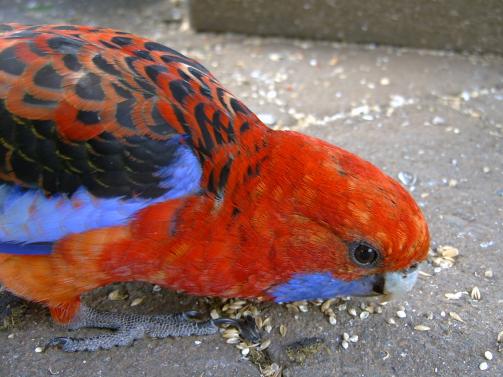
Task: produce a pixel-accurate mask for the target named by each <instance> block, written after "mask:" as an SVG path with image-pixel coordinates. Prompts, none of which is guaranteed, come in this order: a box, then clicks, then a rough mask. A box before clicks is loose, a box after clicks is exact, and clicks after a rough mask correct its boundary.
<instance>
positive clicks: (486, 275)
mask: <svg viewBox="0 0 503 377" xmlns="http://www.w3.org/2000/svg"><path fill="white" fill-rule="evenodd" d="M484 276H485V277H486V278H492V277H493V270H486V271H485V272H484Z"/></svg>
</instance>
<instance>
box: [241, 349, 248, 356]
mask: <svg viewBox="0 0 503 377" xmlns="http://www.w3.org/2000/svg"><path fill="white" fill-rule="evenodd" d="M249 353H250V349H249V348H248V347H247V348H243V349H242V350H241V355H243V356H247V355H248V354H249Z"/></svg>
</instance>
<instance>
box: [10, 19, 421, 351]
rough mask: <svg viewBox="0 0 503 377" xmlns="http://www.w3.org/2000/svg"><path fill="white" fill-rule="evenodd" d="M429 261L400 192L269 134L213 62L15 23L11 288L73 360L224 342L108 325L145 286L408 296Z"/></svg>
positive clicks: (144, 324)
mask: <svg viewBox="0 0 503 377" xmlns="http://www.w3.org/2000/svg"><path fill="white" fill-rule="evenodd" d="M428 248H429V233H428V227H427V224H426V221H425V218H424V216H423V214H422V213H421V210H420V209H419V207H418V206H417V204H416V203H415V201H414V200H413V198H412V197H411V195H410V194H409V193H408V192H407V191H406V190H405V189H404V188H402V187H401V186H400V185H399V184H398V183H397V182H396V181H395V180H393V179H392V178H390V177H389V176H387V175H385V174H384V173H383V172H381V171H380V170H379V169H378V168H377V167H375V166H373V165H372V164H370V163H369V162H367V161H365V160H363V159H361V158H359V157H357V156H356V155H354V154H352V153H350V152H348V151H345V150H343V149H341V148H338V147H336V146H334V145H330V144H328V143H326V142H324V141H322V140H319V139H316V138H314V137H310V136H306V135H303V134H300V133H296V132H290V131H274V130H271V129H269V128H268V127H266V126H265V125H264V124H263V123H262V122H261V121H260V120H259V119H258V118H257V116H256V115H255V114H253V113H252V112H251V111H250V110H249V109H248V108H247V107H246V106H245V105H244V104H243V103H242V102H240V101H239V100H238V99H237V98H236V97H234V96H233V95H232V94H231V93H229V92H228V91H227V90H226V89H224V88H223V87H222V86H221V84H220V83H219V82H218V81H217V80H216V79H215V77H214V76H213V75H212V74H211V73H210V72H208V70H207V69H206V68H205V67H203V66H202V65H201V64H200V63H198V62H196V61H195V60H192V59H190V58H188V57H186V56H184V55H182V54H180V53H178V52H177V51H175V50H173V49H171V48H169V47H167V46H164V45H162V44H159V43H156V42H153V41H150V40H147V39H144V38H141V37H138V36H135V35H132V34H130V33H126V32H121V31H116V30H112V29H106V28H97V27H89V26H72V25H44V26H23V25H18V24H4V25H0V283H1V284H2V285H4V287H5V288H6V289H7V290H8V291H10V292H12V293H13V294H15V295H17V296H20V297H23V298H26V299H28V300H32V301H36V302H40V303H43V304H44V305H46V306H47V307H48V308H49V310H50V312H51V315H52V318H53V319H54V320H55V321H57V322H59V323H64V324H69V325H70V326H72V327H74V328H79V327H104V328H111V329H115V330H117V331H116V332H114V333H110V334H106V335H101V336H98V337H94V338H80V339H79V338H70V337H64V338H55V339H54V340H53V341H52V343H51V344H56V345H59V346H61V347H62V348H63V350H66V351H77V350H85V349H87V350H95V349H98V348H110V347H112V346H114V345H122V344H129V343H131V342H132V341H133V340H134V339H137V338H140V337H142V336H143V335H151V336H158V337H163V336H171V335H191V334H209V333H214V332H216V331H217V326H216V325H217V324H218V323H217V322H216V321H212V320H208V321H202V322H201V321H199V322H197V321H193V320H192V319H191V318H190V313H189V314H187V313H182V314H175V315H167V316H153V317H148V316H138V315H131V314H119V313H101V312H97V311H95V310H93V309H91V308H88V307H86V306H84V305H81V303H80V296H81V294H82V293H84V292H87V291H89V290H92V289H94V288H97V287H101V286H104V285H107V284H110V283H113V282H124V281H146V282H150V283H154V284H159V285H161V286H163V287H166V288H168V289H172V290H176V291H181V292H186V293H188V294H192V295H201V296H218V297H243V298H253V297H260V298H262V299H266V300H273V301H275V302H287V301H296V300H308V299H316V298H329V297H336V296H340V295H344V296H348V295H370V294H395V293H400V292H406V291H409V290H410V289H411V288H412V286H413V285H414V282H415V280H416V277H417V264H418V263H419V262H421V261H422V260H424V259H425V258H426V255H427V253H428Z"/></svg>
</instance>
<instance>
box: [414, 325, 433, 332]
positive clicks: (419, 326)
mask: <svg viewBox="0 0 503 377" xmlns="http://www.w3.org/2000/svg"><path fill="white" fill-rule="evenodd" d="M414 329H415V330H417V331H429V330H431V328H429V327H428V326H426V325H416V326H414Z"/></svg>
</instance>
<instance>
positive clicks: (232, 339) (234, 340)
mask: <svg viewBox="0 0 503 377" xmlns="http://www.w3.org/2000/svg"><path fill="white" fill-rule="evenodd" d="M239 342H240V340H239V338H229V339H227V340H226V341H225V343H228V344H238V343H239Z"/></svg>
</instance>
